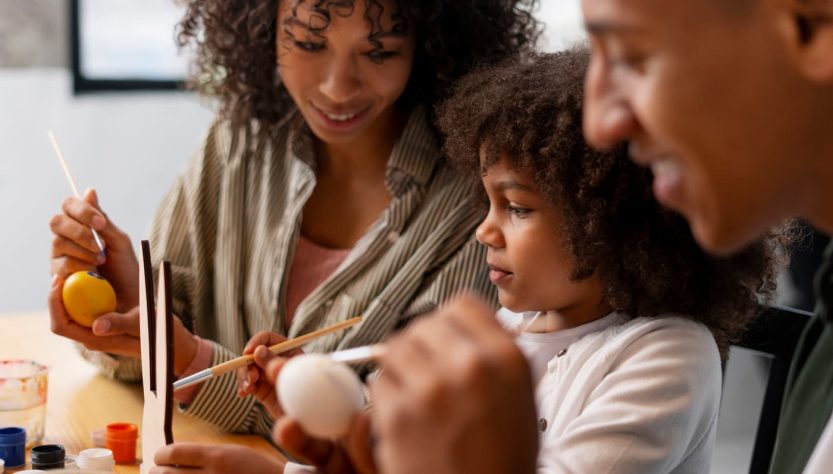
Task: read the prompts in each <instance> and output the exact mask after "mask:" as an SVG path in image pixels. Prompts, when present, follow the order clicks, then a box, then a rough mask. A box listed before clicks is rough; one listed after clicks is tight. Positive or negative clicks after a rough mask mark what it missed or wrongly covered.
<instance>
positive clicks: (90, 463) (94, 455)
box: [77, 448, 116, 472]
mask: <svg viewBox="0 0 833 474" xmlns="http://www.w3.org/2000/svg"><path fill="white" fill-rule="evenodd" d="M77 465H78V468H79V469H89V470H91V471H106V472H110V471H112V470H113V467H115V465H116V461H115V459H114V458H113V452H112V451H110V450H109V449H103V448H91V449H85V450H83V451H81V452H80V453H78V461H77Z"/></svg>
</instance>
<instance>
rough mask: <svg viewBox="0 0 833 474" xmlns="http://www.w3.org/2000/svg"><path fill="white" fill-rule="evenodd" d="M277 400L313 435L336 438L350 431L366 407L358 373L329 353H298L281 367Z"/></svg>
mask: <svg viewBox="0 0 833 474" xmlns="http://www.w3.org/2000/svg"><path fill="white" fill-rule="evenodd" d="M276 389H277V393H278V399H279V400H280V403H281V407H282V408H283V410H284V412H285V413H286V414H287V415H288V416H290V417H292V418H294V419H296V420H298V423H299V424H300V425H301V427H302V428H303V429H304V431H305V432H306V433H307V434H309V435H311V436H314V437H318V438H325V439H335V438H338V437H341V436H343V435H344V434H346V433H347V431H348V429H349V427H350V420H351V419H352V418H353V415H354V414H355V413H356V412H357V411H359V410H361V409H362V407H363V406H364V391H363V389H362V384H361V381H360V380H359V377H358V376H357V375H356V373H355V372H354V371H353V370H351V369H350V368H349V367H347V366H346V365H344V364H342V363H339V362H334V361H333V360H331V359H330V358H329V357H328V356H327V355H326V354H303V355H299V356H295V357H293V358H291V359H289V361H288V362H287V363H286V365H284V366H283V368H282V369H281V372H280V375H279V376H278V383H277V387H276Z"/></svg>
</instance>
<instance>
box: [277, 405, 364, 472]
mask: <svg viewBox="0 0 833 474" xmlns="http://www.w3.org/2000/svg"><path fill="white" fill-rule="evenodd" d="M370 439H371V438H370V419H369V418H368V417H367V415H366V414H365V413H364V412H360V413H357V414H356V416H355V417H354V418H353V421H352V422H351V424H350V431H349V432H348V433H347V435H346V436H345V437H344V438H342V439H339V440H336V441H327V440H321V439H316V438H311V437H310V436H308V435H307V434H306V433H304V430H303V429H302V428H301V426H300V425H299V424H298V422H297V421H295V420H294V419H291V418H288V417H284V418H281V419H280V420H278V422H277V423H275V427H274V429H273V430H272V440H273V441H274V442H275V443H276V444H278V445H279V446H281V447H282V448H283V449H285V450H286V451H287V452H288V453H290V454H292V455H293V456H294V457H296V458H297V459H300V460H303V461H304V462H305V463H307V464H311V465H313V466H315V467H316V468H317V469H318V471H320V472H323V473H328V474H375V473H376V464H375V462H374V461H373V455H372V446H371V441H370Z"/></svg>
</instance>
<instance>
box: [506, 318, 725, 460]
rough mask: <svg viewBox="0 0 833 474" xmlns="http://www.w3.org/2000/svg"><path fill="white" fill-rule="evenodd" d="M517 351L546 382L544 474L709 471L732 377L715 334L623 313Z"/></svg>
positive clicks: (538, 338) (528, 336)
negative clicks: (725, 375) (727, 377)
mask: <svg viewBox="0 0 833 474" xmlns="http://www.w3.org/2000/svg"><path fill="white" fill-rule="evenodd" d="M526 316H527V317H530V316H531V314H527V315H526ZM499 317H500V319H501V321H502V322H503V323H504V324H505V325H506V326H507V327H510V328H514V327H517V326H518V324H519V323H520V322H521V320H522V318H523V315H521V314H516V313H511V312H509V311H507V310H505V309H504V310H501V312H500V313H499ZM517 343H518V345H519V346H520V348H521V350H522V351H523V352H524V353H525V354H526V355H527V357H528V359H529V361H530V365H531V368H532V371H533V377H534V380H537V381H538V385H537V388H536V405H537V410H538V414H539V415H538V416H539V420H538V428H539V431H540V447H541V449H540V453H539V456H538V472H539V473H541V474H543V473H559V474H562V473H594V474H596V473H607V472H615V473H639V474H648V473H703V472H708V471H709V469H710V465H711V455H712V450H713V446H714V437H715V433H716V426H717V414H718V409H719V406H720V391H721V379H722V376H721V368H720V356H719V352H718V349H717V345H716V344H715V341H714V339H713V337H712V335H711V333H710V332H709V331H708V329H707V328H706V327H705V326H703V325H702V324H699V323H696V322H694V321H691V320H688V319H684V318H681V317H674V316H669V317H662V318H637V319H630V318H628V317H627V316H625V315H622V314H617V313H613V314H611V315H608V316H606V317H605V318H602V319H599V320H597V321H593V322H591V323H588V324H586V325H583V326H579V327H577V328H573V329H569V330H564V331H557V332H551V333H522V334H521V335H520V336H519V337H518V340H517Z"/></svg>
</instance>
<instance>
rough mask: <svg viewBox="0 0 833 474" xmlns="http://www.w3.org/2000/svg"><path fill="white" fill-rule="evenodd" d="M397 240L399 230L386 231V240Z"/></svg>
mask: <svg viewBox="0 0 833 474" xmlns="http://www.w3.org/2000/svg"><path fill="white" fill-rule="evenodd" d="M397 240H399V232H397V231H395V230H392V231H390V232H388V242H396V241H397Z"/></svg>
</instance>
